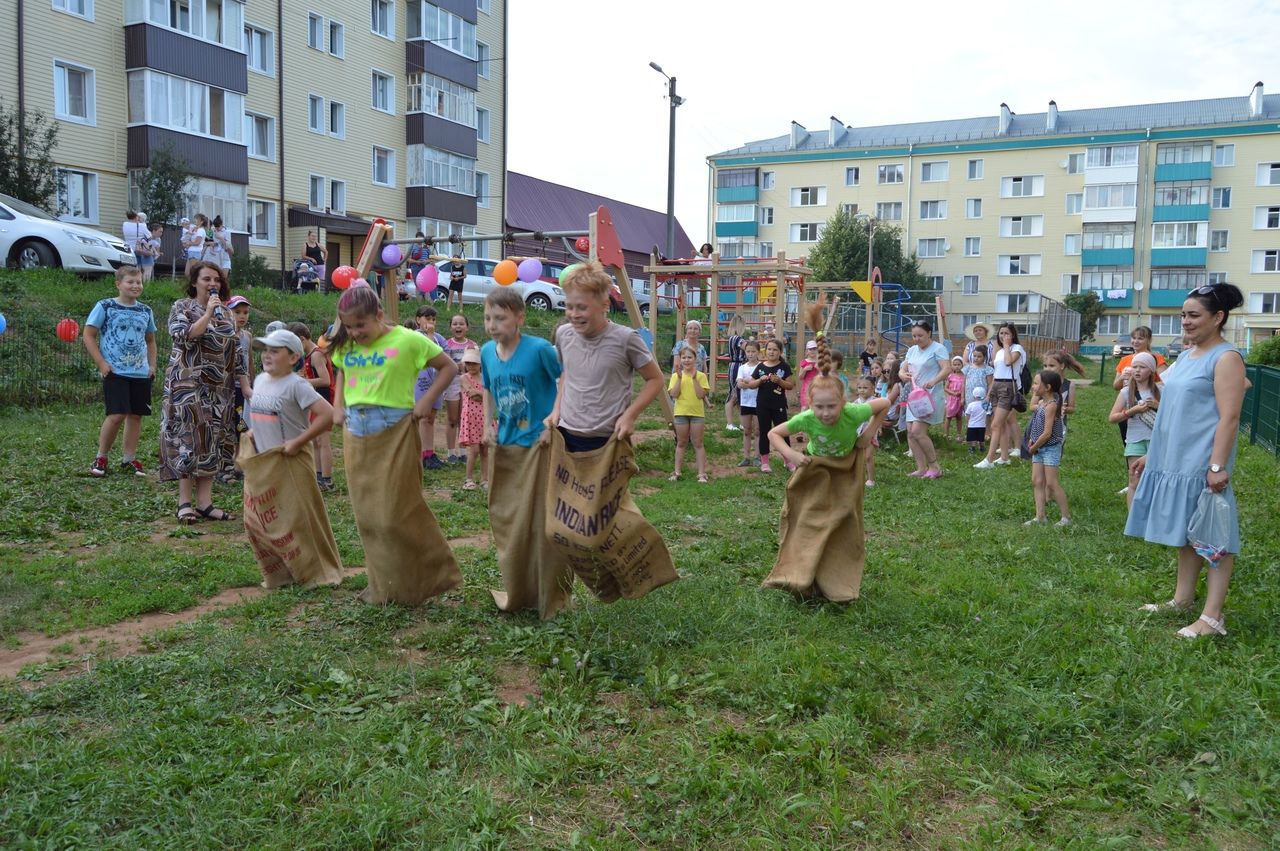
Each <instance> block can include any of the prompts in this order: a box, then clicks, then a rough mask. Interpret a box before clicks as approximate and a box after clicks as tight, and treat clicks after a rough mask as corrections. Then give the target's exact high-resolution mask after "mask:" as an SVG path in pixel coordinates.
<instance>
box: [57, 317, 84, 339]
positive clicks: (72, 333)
mask: <svg viewBox="0 0 1280 851" xmlns="http://www.w3.org/2000/svg"><path fill="white" fill-rule="evenodd" d="M57 331H58V339H59V340H61V341H62V342H64V343H74V342H75V341H76V337H79V336H80V323H79V322H76V321H75V320H74V319H63V320H61V321H60V322H58V327H57Z"/></svg>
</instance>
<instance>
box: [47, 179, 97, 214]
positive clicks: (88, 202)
mask: <svg viewBox="0 0 1280 851" xmlns="http://www.w3.org/2000/svg"><path fill="white" fill-rule="evenodd" d="M56 175H57V180H58V191H57V199H58V221H61V222H77V223H79V224H86V225H96V224H98V221H99V220H98V174H97V172H93V171H85V170H84V169H79V168H59V169H57V171H56ZM67 175H76V177H77V178H79V179H82V180H83V181H84V182H83V187H84V206H85V210H84V214H83V215H80V216H75V215H72V214H71V213H63V212H62V205H63V201H64V196H65V187H64V183H63V181H64V180H65V179H66V176H67Z"/></svg>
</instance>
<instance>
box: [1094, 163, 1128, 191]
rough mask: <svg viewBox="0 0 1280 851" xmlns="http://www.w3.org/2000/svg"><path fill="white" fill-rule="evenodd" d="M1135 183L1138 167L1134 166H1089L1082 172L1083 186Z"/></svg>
mask: <svg viewBox="0 0 1280 851" xmlns="http://www.w3.org/2000/svg"><path fill="white" fill-rule="evenodd" d="M1137 182H1138V167H1137V166H1136V165H1117V166H1090V167H1088V168H1086V169H1085V170H1084V185H1085V186H1100V185H1103V184H1108V183H1137Z"/></svg>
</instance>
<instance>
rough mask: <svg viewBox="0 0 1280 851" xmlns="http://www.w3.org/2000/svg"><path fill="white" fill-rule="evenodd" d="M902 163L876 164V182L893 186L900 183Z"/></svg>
mask: <svg viewBox="0 0 1280 851" xmlns="http://www.w3.org/2000/svg"><path fill="white" fill-rule="evenodd" d="M902 180H903V173H902V163H885V164H884V165H878V166H876V183H877V184H878V185H880V186H893V185H896V184H900V183H902Z"/></svg>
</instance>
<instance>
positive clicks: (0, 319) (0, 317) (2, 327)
mask: <svg viewBox="0 0 1280 851" xmlns="http://www.w3.org/2000/svg"><path fill="white" fill-rule="evenodd" d="M7 330H9V320H7V319H5V318H4V314H3V313H0V334H3V333H4V332H5V331H7Z"/></svg>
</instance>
